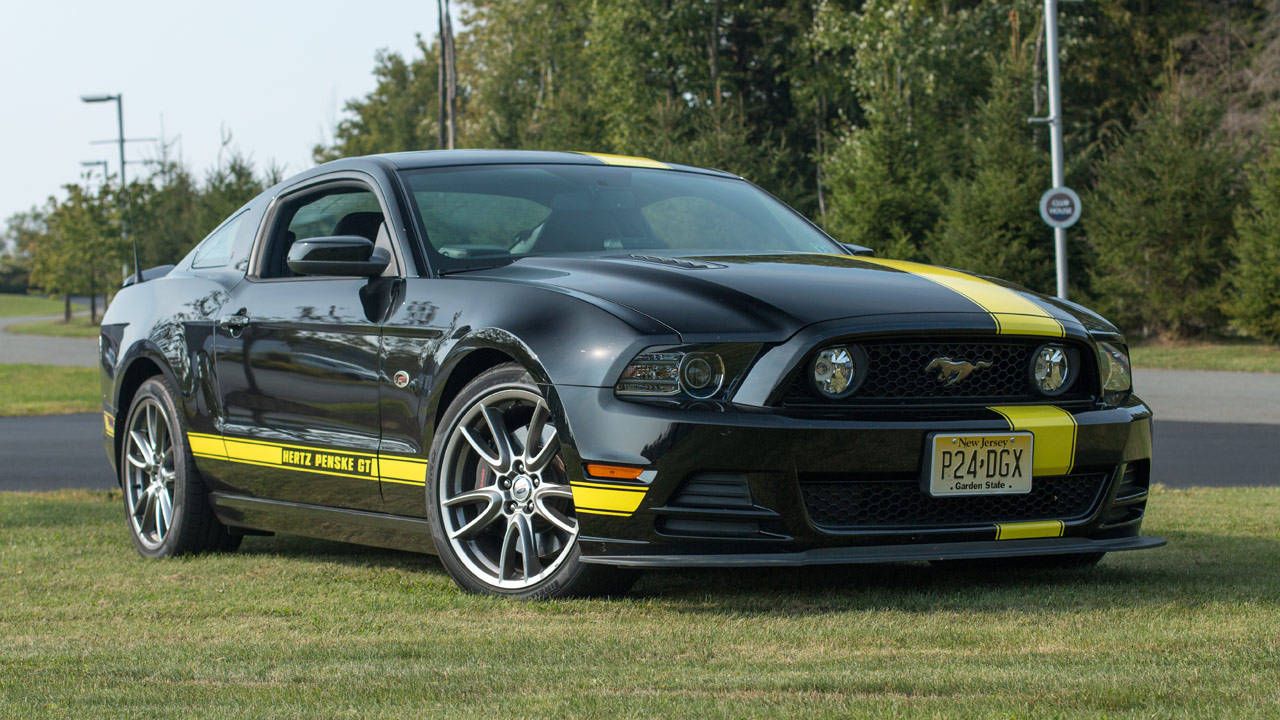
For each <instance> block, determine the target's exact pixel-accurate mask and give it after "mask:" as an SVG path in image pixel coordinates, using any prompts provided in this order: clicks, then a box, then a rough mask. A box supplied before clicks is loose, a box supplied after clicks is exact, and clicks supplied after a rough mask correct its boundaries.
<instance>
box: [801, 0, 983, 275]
mask: <svg viewBox="0 0 1280 720" xmlns="http://www.w3.org/2000/svg"><path fill="white" fill-rule="evenodd" d="M993 10H994V8H992V7H991V6H989V5H981V6H979V7H978V8H977V9H972V8H959V9H956V8H954V7H952V4H951V3H948V2H921V1H920V0H868V2H867V3H866V5H865V6H864V7H863V8H862V10H861V11H860V12H858V13H854V14H850V13H842V12H828V13H826V14H821V13H820V15H819V23H818V26H817V30H816V33H817V35H818V41H819V43H820V44H822V45H823V46H824V47H827V48H838V47H841V46H844V47H850V48H852V49H853V51H854V62H853V65H852V67H851V68H850V69H849V75H848V78H849V82H850V83H851V84H852V86H853V87H854V88H855V90H856V92H857V97H858V101H859V103H860V107H859V110H860V114H861V122H860V123H858V124H856V125H853V126H852V127H851V128H850V129H849V130H848V132H847V133H846V134H845V136H844V137H843V138H842V139H841V140H840V141H839V142H838V143H837V144H836V147H835V148H834V149H833V151H832V153H831V156H830V160H829V162H828V163H827V168H826V170H827V172H826V176H827V177H828V179H829V185H830V190H831V202H830V206H829V209H828V213H827V217H826V219H825V224H826V225H827V228H828V229H829V230H830V231H831V232H832V233H833V234H834V235H836V236H837V237H839V238H840V239H841V240H843V241H845V242H852V243H858V244H860V245H867V246H870V247H873V248H875V249H877V250H878V251H879V252H881V253H882V254H886V255H892V256H896V257H904V258H916V259H923V257H924V245H925V240H926V238H927V236H928V235H929V234H930V233H931V232H932V231H933V229H934V226H935V224H936V223H937V221H938V218H939V217H940V215H941V211H942V204H943V201H944V197H945V186H944V182H943V178H944V177H946V176H947V175H948V174H949V173H950V172H951V169H952V167H953V166H954V165H955V163H956V162H957V160H958V157H957V156H958V155H959V154H960V148H962V147H963V146H964V142H963V127H964V123H965V121H966V119H967V118H968V116H969V114H970V113H971V112H972V110H973V107H974V106H975V105H976V104H977V103H978V102H979V101H980V100H981V99H982V98H983V97H984V96H985V94H986V87H987V85H988V76H987V69H986V68H987V63H986V60H985V58H986V57H987V55H988V53H989V48H988V47H987V45H988V44H989V34H990V32H991V31H992V30H993V28H994V27H995V26H994V25H993V22H994V20H995V19H996V18H999V17H1001V15H1000V14H999V13H994V12H993Z"/></svg>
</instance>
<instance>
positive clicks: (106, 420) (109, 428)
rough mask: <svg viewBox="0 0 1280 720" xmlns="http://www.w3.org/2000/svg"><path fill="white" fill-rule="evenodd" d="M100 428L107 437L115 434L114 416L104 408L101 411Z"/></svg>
mask: <svg viewBox="0 0 1280 720" xmlns="http://www.w3.org/2000/svg"><path fill="white" fill-rule="evenodd" d="M102 430H103V432H105V433H106V434H107V437H109V438H113V437H115V436H116V416H115V415H112V414H111V413H109V412H107V411H106V410H103V411H102Z"/></svg>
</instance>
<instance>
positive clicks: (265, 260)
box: [258, 183, 401, 278]
mask: <svg viewBox="0 0 1280 720" xmlns="http://www.w3.org/2000/svg"><path fill="white" fill-rule="evenodd" d="M331 235H358V236H360V237H363V238H365V239H367V240H369V241H370V242H372V243H373V244H374V245H375V246H376V247H383V248H385V249H386V250H387V252H388V253H389V254H390V255H391V262H390V263H389V264H388V265H387V269H386V270H385V271H384V272H383V277H399V276H400V274H401V268H400V264H399V259H398V258H399V256H398V254H397V253H396V252H395V249H394V248H393V247H392V242H391V236H390V234H389V233H388V231H387V225H386V219H385V218H384V217H383V214H382V206H381V205H380V204H379V202H378V196H377V195H375V194H374V193H373V191H372V190H370V189H368V188H367V187H365V186H364V185H362V184H359V183H343V184H341V185H337V186H328V187H324V188H319V189H316V190H314V191H311V192H306V193H302V194H299V195H296V196H293V197H291V198H289V199H288V200H286V201H285V202H284V203H283V204H282V205H281V207H280V209H279V210H278V211H277V212H276V214H275V219H274V220H273V222H272V224H271V229H270V231H269V234H268V235H267V245H266V248H265V250H264V252H263V255H262V263H261V267H260V268H259V272H258V276H259V277H262V278H285V277H295V276H296V273H294V272H293V271H292V270H290V269H289V264H288V257H289V249H290V248H291V247H293V244H294V243H295V242H297V241H299V240H306V239H308V238H314V237H325V236H331Z"/></svg>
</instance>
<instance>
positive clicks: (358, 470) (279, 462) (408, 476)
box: [187, 433, 427, 485]
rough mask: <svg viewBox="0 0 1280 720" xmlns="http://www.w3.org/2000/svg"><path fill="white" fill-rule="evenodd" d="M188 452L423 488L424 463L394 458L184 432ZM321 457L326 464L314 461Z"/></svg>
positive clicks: (281, 467)
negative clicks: (189, 448)
mask: <svg viewBox="0 0 1280 720" xmlns="http://www.w3.org/2000/svg"><path fill="white" fill-rule="evenodd" d="M187 442H189V443H190V444H191V453H192V454H193V455H195V456H196V457H203V458H213V459H217V460H229V461H231V462H238V463H244V464H246V465H257V466H259V467H271V468H278V469H281V470H292V471H295V472H311V473H316V474H319V475H333V476H337V477H348V478H355V479H359V480H379V479H381V480H384V481H386V482H392V483H398V484H401V485H423V484H425V483H426V479H427V461H426V459H424V458H409V457H402V456H396V455H377V454H373V453H367V452H359V451H350V450H338V449H330V448H324V447H317V446H312V445H294V444H290V443H274V442H269V441H266V440H251V439H249V438H224V437H222V436H219V435H206V434H204V433H187ZM316 458H320V459H323V460H326V462H317V461H316V460H315V459H316Z"/></svg>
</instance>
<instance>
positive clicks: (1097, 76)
mask: <svg viewBox="0 0 1280 720" xmlns="http://www.w3.org/2000/svg"><path fill="white" fill-rule="evenodd" d="M1277 5H1278V3H1277V1H1276V0H1216V1H1215V0H1211V1H1209V2H1205V1H1204V0H1161V1H1160V2H1152V1H1151V0H1091V1H1090V2H1088V3H1079V4H1075V3H1072V4H1064V5H1062V9H1061V27H1060V37H1061V45H1062V48H1061V60H1062V68H1063V84H1062V88H1063V106H1064V115H1065V123H1066V124H1065V130H1066V148H1067V158H1066V161H1067V162H1066V167H1067V177H1068V184H1069V185H1071V186H1073V187H1075V188H1076V189H1077V190H1079V191H1080V192H1081V195H1082V196H1083V199H1084V216H1083V219H1082V220H1081V222H1080V224H1079V225H1077V226H1076V227H1075V228H1073V229H1072V231H1071V245H1070V247H1071V256H1070V269H1071V277H1072V287H1071V291H1072V296H1073V297H1074V298H1077V299H1081V300H1083V301H1086V302H1088V303H1090V304H1092V305H1094V306H1096V307H1098V308H1099V309H1100V310H1102V311H1103V312H1104V313H1106V314H1108V315H1109V316H1111V317H1112V318H1113V319H1114V320H1116V321H1117V322H1118V323H1120V324H1121V325H1122V327H1124V328H1125V329H1126V330H1127V331H1129V332H1130V333H1132V334H1134V335H1162V336H1169V337H1189V336H1198V335H1205V334H1247V335H1252V336H1256V337H1260V338H1265V339H1268V340H1271V341H1280V319H1278V318H1280V262H1277V260H1280V234H1277V233H1278V232H1280V129H1278V128H1272V127H1270V126H1269V123H1270V120H1269V119H1270V118H1271V117H1273V116H1275V114H1276V113H1275V109H1276V107H1277V105H1276V101H1277V98H1280V19H1277V18H1278V13H1277V10H1278V9H1280V7H1277ZM1042 23H1043V17H1042V15H1041V3H1040V2H1038V1H1037V0H1003V1H995V0H697V1H695V2H689V1H687V0H654V2H645V3H634V2H629V3H628V2H619V1H615V0H473V1H471V2H467V3H465V4H461V5H460V16H459V22H458V28H459V29H458V30H457V32H456V33H455V32H454V31H453V30H452V29H451V27H444V29H443V30H442V31H439V32H438V33H437V36H436V38H419V41H418V43H417V46H416V48H415V50H414V51H413V52H411V53H408V54H404V55H402V54H398V53H390V52H383V53H380V54H379V55H378V56H377V58H376V60H375V63H374V68H373V74H374V78H375V87H374V89H373V90H372V91H371V92H369V93H368V94H366V95H364V96H363V97H359V98H354V99H352V100H350V101H348V102H347V103H346V105H345V111H344V114H343V118H342V119H341V120H340V122H339V123H338V125H337V126H336V127H335V128H334V131H333V135H332V137H331V138H330V139H329V140H327V141H326V142H323V143H321V144H319V145H318V146H317V147H316V148H315V151H314V156H315V159H316V160H317V161H324V160H329V159H332V158H336V157H341V156H345V155H356V154H366V153H374V152H387V151H398V150H409V149H432V148H438V147H441V146H442V145H445V144H447V140H446V135H447V136H448V137H450V138H452V142H453V143H454V144H455V145H456V146H457V147H497V148H527V149H566V150H575V149H577V150H596V151H603V152H615V153H622V154H637V155H645V156H650V157H655V158H660V159H664V160H669V161H673V162H680V163H689V164H694V165H703V166H710V167H716V168H720V169H724V170H729V171H732V172H736V173H738V174H741V175H743V176H744V177H746V178H748V179H750V180H752V181H754V182H756V183H757V184H759V185H761V186H763V187H764V188H765V189H767V190H769V191H771V192H773V193H774V194H776V195H778V196H779V197H781V198H782V199H784V200H786V201H787V202H789V203H791V204H792V205H794V206H795V207H797V208H798V209H799V210H801V211H802V212H804V213H805V214H806V215H808V216H810V217H812V218H814V219H815V220H816V221H817V222H819V223H820V224H821V225H822V226H823V227H824V228H826V229H827V230H828V231H829V232H831V233H832V234H833V235H835V236H836V237H837V238H839V239H841V240H844V241H846V242H853V243H858V244H862V245H868V246H871V247H873V248H875V249H876V250H877V251H878V252H879V253H881V254H882V255H888V256H895V257H904V258H912V259H919V260H925V261H931V262H937V263H942V264H946V265H950V266H954V267H960V268H964V269H967V270H973V271H977V272H981V273H985V274H989V275H994V276H998V277H1004V278H1008V279H1010V280H1013V281H1015V282H1019V283H1021V284H1024V285H1026V286H1028V287H1030V288H1032V289H1034V290H1038V291H1041V292H1051V291H1052V290H1053V285H1054V280H1053V278H1054V271H1053V258H1052V241H1051V238H1052V234H1051V232H1050V231H1049V230H1048V228H1046V227H1045V226H1044V225H1043V223H1041V222H1040V220H1039V217H1038V213H1037V209H1036V204H1037V200H1038V198H1039V195H1040V193H1041V192H1042V191H1043V190H1045V189H1047V187H1048V184H1049V167H1048V138H1047V130H1046V129H1045V128H1044V126H1043V125H1034V124H1031V123H1028V122H1027V119H1028V118H1030V117H1038V116H1043V115H1044V114H1046V112H1047V107H1046V105H1047V102H1046V97H1045V78H1044V77H1043V71H1042V68H1043V67H1044V52H1045V49H1044V44H1043V36H1044V33H1043V30H1044V27H1043V24H1042ZM441 35H443V36H444V37H446V38H448V39H449V40H450V42H446V43H445V44H444V47H446V48H450V50H449V52H447V53H445V55H446V58H447V59H448V60H449V62H448V63H442V62H441V60H442V57H441V55H442V54H441V52H440V48H441V43H440V42H438V38H439V37H440V36H441ZM446 70H447V72H446ZM446 78H447V80H446ZM442 93H443V95H442ZM445 115H447V117H445ZM442 119H443V120H447V121H448V124H449V126H450V131H449V132H448V133H442V132H441V127H442V125H443V124H444V123H442V122H441V120H442ZM251 175H252V173H251ZM243 189H246V190H247V188H243ZM67 202H70V196H69V198H68V201H67ZM215 223H216V219H215V220H211V221H209V222H208V223H207V224H206V225H202V226H201V231H195V230H193V232H195V233H196V234H197V235H198V234H200V233H201V232H202V231H203V230H207V229H208V228H211V227H212V226H213V225H214V224H215ZM149 257H154V258H155V259H157V260H159V259H168V258H162V254H161V253H160V252H159V248H158V247H157V248H156V251H155V252H154V253H149ZM42 282H43V281H42Z"/></svg>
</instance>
